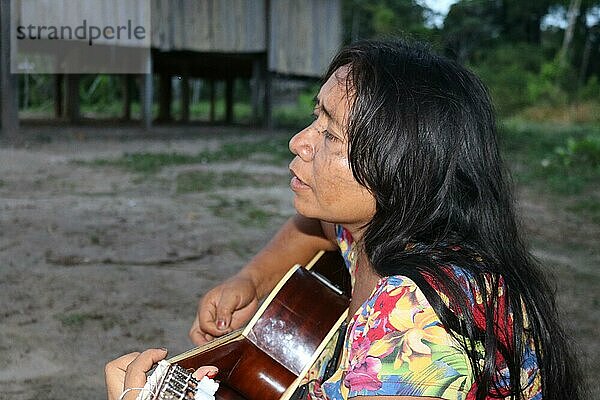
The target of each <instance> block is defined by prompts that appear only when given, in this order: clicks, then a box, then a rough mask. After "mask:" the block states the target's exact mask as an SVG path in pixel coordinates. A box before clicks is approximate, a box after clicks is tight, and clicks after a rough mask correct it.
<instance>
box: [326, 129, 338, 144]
mask: <svg viewBox="0 0 600 400" xmlns="http://www.w3.org/2000/svg"><path fill="white" fill-rule="evenodd" d="M323 136H325V139H327V140H332V141H336V140H337V137H335V136H334V135H332V134H331V133H329V131H328V130H324V131H323Z"/></svg>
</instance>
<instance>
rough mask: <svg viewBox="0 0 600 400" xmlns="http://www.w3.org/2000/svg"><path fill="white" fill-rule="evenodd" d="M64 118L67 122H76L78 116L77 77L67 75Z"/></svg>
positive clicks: (75, 75)
mask: <svg viewBox="0 0 600 400" xmlns="http://www.w3.org/2000/svg"><path fill="white" fill-rule="evenodd" d="M66 82H67V90H66V92H67V93H66V107H65V108H66V110H65V111H66V117H67V120H68V121H69V122H77V121H79V119H80V117H81V116H80V114H79V75H77V74H68V75H67V77H66Z"/></svg>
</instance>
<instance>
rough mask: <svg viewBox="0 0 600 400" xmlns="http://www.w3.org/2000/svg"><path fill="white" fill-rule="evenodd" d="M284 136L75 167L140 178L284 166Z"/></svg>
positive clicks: (135, 155) (288, 156)
mask: <svg viewBox="0 0 600 400" xmlns="http://www.w3.org/2000/svg"><path fill="white" fill-rule="evenodd" d="M288 140H289V138H288V137H287V136H280V135H277V136H273V137H270V138H265V139H261V140H257V141H247V140H238V141H235V142H234V141H229V142H225V143H223V144H222V145H221V147H220V148H218V149H216V150H212V151H211V150H206V151H202V152H199V153H197V154H182V153H175V152H173V153H145V152H140V153H125V154H124V155H123V156H122V157H119V158H115V159H96V160H92V161H74V163H76V164H78V165H88V166H113V167H119V168H123V169H125V170H128V171H131V172H137V173H143V174H151V173H156V172H158V171H160V169H161V168H163V167H167V166H173V165H185V164H206V163H211V162H227V161H239V160H248V159H252V160H256V161H259V162H262V163H266V164H273V165H285V164H286V163H287V162H289V160H290V159H291V158H292V155H291V153H290V151H289V149H288Z"/></svg>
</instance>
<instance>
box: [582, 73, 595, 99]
mask: <svg viewBox="0 0 600 400" xmlns="http://www.w3.org/2000/svg"><path fill="white" fill-rule="evenodd" d="M578 95H579V98H580V99H582V100H592V101H597V102H600V81H599V80H598V77H597V76H595V75H594V76H592V77H591V78H590V79H588V81H587V83H586V84H585V86H584V87H583V88H581V90H580V91H579V93H578Z"/></svg>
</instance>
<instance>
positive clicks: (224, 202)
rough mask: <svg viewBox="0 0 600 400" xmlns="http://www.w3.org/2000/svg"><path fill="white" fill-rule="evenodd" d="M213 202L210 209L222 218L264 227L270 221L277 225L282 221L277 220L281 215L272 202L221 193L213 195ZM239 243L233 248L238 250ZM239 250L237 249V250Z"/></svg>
mask: <svg viewBox="0 0 600 400" xmlns="http://www.w3.org/2000/svg"><path fill="white" fill-rule="evenodd" d="M211 200H213V201H214V203H213V204H211V205H209V209H210V210H211V211H212V213H213V215H215V216H217V217H220V218H230V219H233V220H234V221H235V222H237V223H239V224H241V225H243V226H254V227H258V228H264V227H266V226H267V225H268V224H269V223H273V224H274V225H276V224H277V223H279V222H280V221H276V220H275V219H276V218H277V217H281V216H280V215H279V213H278V212H277V211H276V210H275V209H274V207H273V206H272V204H268V203H267V204H260V205H258V204H255V203H254V202H252V201H251V200H248V199H232V198H229V197H227V198H226V197H223V196H219V195H213V196H211ZM238 245H239V243H237V242H236V245H234V246H232V250H234V251H236V248H238V247H239V246H238ZM236 252H237V251H236Z"/></svg>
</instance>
